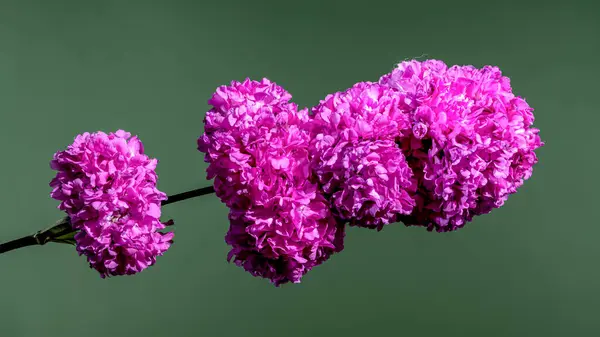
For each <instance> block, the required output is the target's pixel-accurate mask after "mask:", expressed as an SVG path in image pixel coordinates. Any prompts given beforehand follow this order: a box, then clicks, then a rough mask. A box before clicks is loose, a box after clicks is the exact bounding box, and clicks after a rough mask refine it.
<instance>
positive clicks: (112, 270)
mask: <svg viewBox="0 0 600 337" xmlns="http://www.w3.org/2000/svg"><path fill="white" fill-rule="evenodd" d="M156 164H157V160H156V159H150V158H148V156H146V155H145V154H144V149H143V146H142V143H141V142H140V140H139V139H138V138H137V137H131V135H130V134H129V133H127V132H125V131H122V130H120V131H117V132H116V133H110V134H105V133H103V132H97V133H94V134H89V133H84V134H82V135H79V136H77V137H76V138H75V141H74V143H73V144H71V145H69V147H68V148H67V149H66V150H65V151H59V152H57V153H56V154H55V155H54V159H53V160H52V161H51V164H50V165H51V167H52V169H54V170H56V171H58V173H57V174H56V177H55V178H54V179H53V180H52V182H51V183H50V186H51V187H52V188H53V190H52V194H51V196H52V197H53V198H54V199H57V200H60V201H61V203H60V206H59V208H60V209H61V210H63V211H65V212H66V213H67V214H68V215H69V218H70V220H71V224H72V226H73V228H74V229H76V230H78V233H77V234H76V236H75V240H76V242H77V251H78V252H79V253H80V254H83V255H85V256H86V257H87V259H88V262H89V264H90V266H91V267H92V268H94V269H96V270H98V272H100V275H101V276H102V277H106V276H115V275H130V274H135V273H138V272H140V271H142V270H144V269H146V268H147V267H149V266H151V265H153V264H154V263H155V262H156V257H157V256H160V255H162V254H163V253H164V252H165V251H166V250H167V249H168V248H169V247H170V245H171V242H172V239H173V233H161V232H160V230H162V229H164V228H165V226H166V225H169V224H170V222H168V223H161V222H160V220H159V219H160V215H161V209H160V208H161V201H162V200H165V199H166V198H167V197H166V195H165V194H164V193H162V192H160V191H159V190H157V189H156V182H157V176H156V172H155V169H156Z"/></svg>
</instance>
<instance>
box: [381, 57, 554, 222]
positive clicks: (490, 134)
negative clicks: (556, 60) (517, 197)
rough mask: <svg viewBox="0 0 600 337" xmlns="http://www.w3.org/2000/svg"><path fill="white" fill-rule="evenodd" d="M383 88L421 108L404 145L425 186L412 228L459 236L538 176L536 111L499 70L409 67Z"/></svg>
mask: <svg viewBox="0 0 600 337" xmlns="http://www.w3.org/2000/svg"><path fill="white" fill-rule="evenodd" d="M380 83H381V84H383V85H386V86H389V87H390V88H393V89H395V90H397V91H398V92H400V93H401V94H403V95H406V97H407V101H409V102H413V103H414V104H411V107H412V108H413V109H412V110H410V111H409V112H408V113H409V115H410V124H411V126H410V130H411V132H410V134H409V135H408V136H403V137H399V138H398V142H399V143H400V146H401V148H402V150H403V152H404V154H405V155H406V157H407V159H408V162H409V164H410V166H411V168H412V169H413V172H414V174H415V176H416V178H417V180H418V186H419V188H418V193H417V196H416V202H417V206H416V208H415V210H414V212H413V214H411V215H410V216H406V217H404V218H403V219H402V220H403V221H404V222H405V223H406V224H408V225H420V226H426V227H427V228H428V229H429V230H433V229H435V230H437V231H440V232H444V231H451V230H455V229H458V228H460V227H462V226H464V224H465V223H466V222H468V221H471V220H472V218H473V216H475V215H480V214H485V213H489V212H490V211H491V210H492V209H494V208H498V207H501V206H502V205H503V204H504V202H505V201H506V200H507V198H508V196H509V195H510V194H512V193H515V192H516V191H517V189H518V188H519V187H520V186H521V185H523V182H524V180H526V179H528V178H529V177H530V176H531V174H532V170H533V165H534V164H535V163H536V162H537V157H536V154H535V152H534V151H535V150H536V149H537V148H539V147H540V146H542V145H543V143H542V142H541V140H540V137H539V136H538V132H539V130H538V129H535V128H533V127H532V124H533V121H534V117H533V114H532V111H533V109H532V108H531V107H530V106H529V105H528V104H527V103H526V102H525V100H524V99H522V98H520V97H516V96H515V95H514V94H513V93H512V89H511V86H510V80H509V79H508V78H507V77H504V76H502V73H501V72H500V70H499V69H498V68H497V67H491V66H486V67H484V68H483V69H476V68H474V67H472V66H464V67H460V66H453V67H450V68H447V67H446V65H445V64H443V62H441V61H436V60H429V61H425V62H418V61H409V62H403V63H401V64H399V65H398V68H397V69H395V70H394V71H393V72H392V73H391V74H388V75H385V76H383V77H382V78H381V80H380Z"/></svg>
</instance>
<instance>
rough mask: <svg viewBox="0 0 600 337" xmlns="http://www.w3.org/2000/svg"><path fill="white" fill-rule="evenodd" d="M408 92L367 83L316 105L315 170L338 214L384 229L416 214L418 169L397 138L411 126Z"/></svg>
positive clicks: (353, 221)
mask: <svg viewBox="0 0 600 337" xmlns="http://www.w3.org/2000/svg"><path fill="white" fill-rule="evenodd" d="M402 98H403V97H402V95H400V94H398V93H397V92H396V91H395V90H393V89H390V88H387V87H385V86H382V85H379V84H376V83H368V82H361V83H357V84H356V85H354V86H353V87H352V88H350V89H348V90H346V91H344V92H338V93H335V94H333V95H329V96H327V97H326V98H325V100H323V101H321V103H320V104H319V105H317V106H316V107H314V108H313V114H314V115H313V121H312V125H311V128H312V139H313V140H312V148H311V149H312V152H313V156H314V160H313V161H314V163H313V170H314V171H315V173H316V175H317V176H318V177H319V180H320V183H321V184H322V186H323V190H324V192H325V193H326V194H327V195H328V197H330V198H331V203H332V208H333V210H334V213H335V215H337V216H338V217H339V218H340V219H341V220H342V221H347V222H349V223H350V225H354V226H360V227H368V228H378V229H381V228H382V227H383V225H385V224H389V223H392V222H395V221H397V217H398V216H399V215H401V214H405V215H406V214H410V213H411V212H412V209H413V207H414V205H415V203H414V200H413V198H412V196H411V194H412V192H411V191H413V190H414V188H415V182H414V181H413V173H412V170H411V169H410V168H409V166H408V163H407V162H406V160H405V158H404V154H403V153H402V151H401V150H400V149H399V148H398V147H397V146H396V144H395V139H397V138H399V137H402V136H403V134H404V132H405V131H406V130H408V129H409V119H408V115H407V114H405V113H404V112H403V110H402V106H403V104H404V102H403V100H402Z"/></svg>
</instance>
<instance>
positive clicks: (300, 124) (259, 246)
mask: <svg viewBox="0 0 600 337" xmlns="http://www.w3.org/2000/svg"><path fill="white" fill-rule="evenodd" d="M289 99H291V96H290V95H289V94H288V93H287V92H285V90H283V88H281V87H279V86H278V85H276V84H275V83H272V82H270V81H269V80H267V79H263V80H262V81H260V82H258V81H252V80H249V79H248V80H246V81H244V82H243V83H240V82H232V84H231V85H230V86H227V87H220V88H219V89H218V90H217V92H216V93H215V95H213V97H212V99H211V100H210V101H209V104H211V105H213V108H212V109H211V110H210V111H209V112H208V113H207V115H206V118H205V132H204V134H203V135H202V136H201V137H200V139H199V140H198V148H199V150H200V151H201V152H204V153H205V154H206V155H205V160H206V161H207V162H208V163H209V167H208V169H207V172H208V178H209V179H211V178H214V180H215V181H214V186H215V191H216V193H217V195H218V196H219V197H220V198H221V200H222V201H223V202H224V203H225V204H226V205H227V206H228V207H229V208H230V215H229V218H230V222H231V223H230V229H229V232H228V233H227V235H226V242H227V243H228V244H229V245H230V246H231V251H230V252H229V256H228V259H229V260H233V261H234V263H236V264H237V265H239V266H241V267H243V268H244V269H245V270H246V271H248V272H250V273H251V274H252V275H254V276H259V277H264V278H268V279H270V280H271V282H272V283H274V284H275V285H277V286H278V285H280V284H283V283H286V282H294V283H297V282H300V281H301V278H302V276H303V275H305V274H306V273H307V272H308V271H310V270H311V269H312V268H313V267H314V266H316V265H319V264H321V263H323V262H324V261H326V260H327V259H328V258H329V257H330V256H331V255H332V254H334V253H336V252H339V251H341V250H342V249H343V236H344V226H343V225H342V224H338V223H337V222H336V221H335V219H334V217H333V216H332V215H331V211H330V205H329V202H328V200H327V199H325V197H324V196H323V194H322V192H321V190H320V189H319V186H318V182H317V181H315V178H314V176H313V173H312V169H311V159H312V154H311V152H310V151H309V143H310V133H309V130H308V129H309V128H308V124H307V123H309V116H308V111H307V110H306V109H302V110H298V108H297V106H296V105H295V104H293V103H290V102H289Z"/></svg>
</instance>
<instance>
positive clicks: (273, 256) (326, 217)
mask: <svg viewBox="0 0 600 337" xmlns="http://www.w3.org/2000/svg"><path fill="white" fill-rule="evenodd" d="M309 193H310V194H308V195H305V196H302V197H300V198H299V197H298V196H296V197H289V196H287V197H274V198H272V200H270V201H269V202H268V203H266V204H265V205H264V206H262V207H254V208H252V209H250V210H247V211H237V210H231V212H230V216H229V217H230V221H231V223H230V228H229V231H228V232H227V235H226V237H225V241H226V242H227V243H228V244H229V245H231V247H232V248H231V250H230V252H229V254H228V257H227V259H228V260H233V261H234V262H235V264H237V265H238V266H241V267H242V268H244V269H245V270H246V271H248V272H249V273H250V274H252V275H253V276H257V277H263V278H267V279H269V280H271V282H272V283H273V284H274V285H275V286H279V285H281V284H284V283H288V282H293V283H300V282H301V279H302V277H303V276H304V275H305V274H306V273H307V272H308V271H310V270H311V269H312V268H313V267H315V266H317V265H320V264H321V263H323V262H325V261H327V260H328V259H329V258H330V257H331V255H332V254H334V253H336V252H340V251H341V250H342V249H343V248H344V243H343V239H344V225H343V224H342V223H338V222H336V221H335V220H334V217H333V216H331V213H330V210H329V204H328V202H327V201H326V200H325V199H324V198H323V196H322V195H319V194H317V192H316V191H313V192H309Z"/></svg>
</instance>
